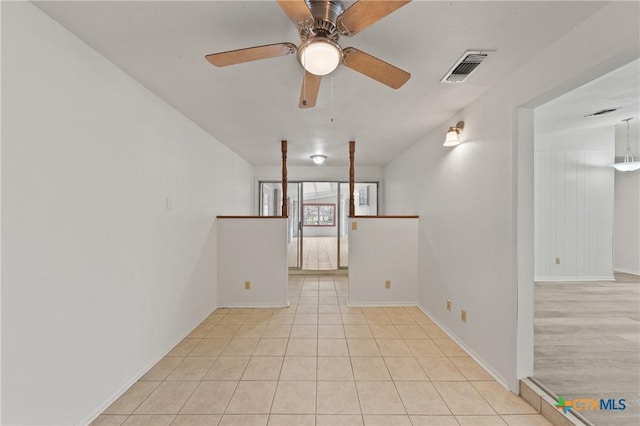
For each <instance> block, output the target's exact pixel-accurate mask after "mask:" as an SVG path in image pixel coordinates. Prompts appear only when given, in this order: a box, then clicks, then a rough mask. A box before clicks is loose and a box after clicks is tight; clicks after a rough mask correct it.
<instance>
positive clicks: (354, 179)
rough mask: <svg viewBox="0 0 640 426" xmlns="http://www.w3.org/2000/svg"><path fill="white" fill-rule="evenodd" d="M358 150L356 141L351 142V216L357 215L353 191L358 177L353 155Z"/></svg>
mask: <svg viewBox="0 0 640 426" xmlns="http://www.w3.org/2000/svg"><path fill="white" fill-rule="evenodd" d="M355 152H356V143H355V141H350V142H349V216H355V215H356V204H355V201H354V199H353V192H354V191H355V186H356V178H355V174H356V173H355V165H354V164H353V157H354V154H355Z"/></svg>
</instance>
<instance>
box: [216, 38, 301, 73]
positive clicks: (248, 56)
mask: <svg viewBox="0 0 640 426" xmlns="http://www.w3.org/2000/svg"><path fill="white" fill-rule="evenodd" d="M296 50H297V47H296V45H295V44H293V43H276V44H266V45H264V46H256V47H248V48H246V49H238V50H230V51H228V52H220V53H212V54H210V55H206V56H205V58H206V60H207V61H209V62H211V63H212V64H213V65H215V66H216V67H226V66H227V65H235V64H241V63H243V62H251V61H257V60H259V59H267V58H275V57H276V56H287V55H293V54H294V53H296Z"/></svg>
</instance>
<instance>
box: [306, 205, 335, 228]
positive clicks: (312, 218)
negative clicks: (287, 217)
mask: <svg viewBox="0 0 640 426" xmlns="http://www.w3.org/2000/svg"><path fill="white" fill-rule="evenodd" d="M303 211H304V215H303V218H304V219H303V220H304V222H303V223H304V226H336V205H335V204H305V205H304V206H303Z"/></svg>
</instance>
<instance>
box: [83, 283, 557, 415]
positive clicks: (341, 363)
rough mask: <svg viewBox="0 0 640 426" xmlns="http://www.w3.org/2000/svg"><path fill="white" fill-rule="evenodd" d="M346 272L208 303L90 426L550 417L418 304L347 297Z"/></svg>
mask: <svg viewBox="0 0 640 426" xmlns="http://www.w3.org/2000/svg"><path fill="white" fill-rule="evenodd" d="M346 280H347V278H346V277H345V276H338V275H336V276H332V275H321V276H318V275H306V276H301V275H297V276H291V277H290V298H291V306H290V307H289V308H281V309H217V310H215V311H214V312H213V313H212V314H211V315H209V317H207V318H206V319H205V320H204V321H203V322H202V323H201V324H200V325H199V326H198V327H196V328H195V329H194V330H193V331H192V332H191V333H190V334H189V335H188V336H187V337H186V338H185V339H184V340H183V341H181V342H180V343H179V344H178V345H177V346H176V347H175V348H174V349H172V350H171V351H170V352H169V353H168V354H167V356H165V357H164V358H163V359H162V360H160V362H158V363H157V364H156V365H155V366H154V367H153V368H151V370H149V371H148V372H147V373H146V374H145V375H144V376H143V377H142V378H141V379H140V380H139V381H138V382H137V383H135V384H134V385H133V386H131V388H129V390H127V391H126V392H125V393H124V394H123V395H122V396H121V397H120V398H119V399H118V400H116V401H115V402H114V403H113V404H112V405H111V406H110V407H109V408H107V409H106V410H105V411H104V413H102V414H101V415H100V416H99V417H98V418H97V419H96V420H95V421H94V422H93V423H92V424H93V425H202V426H205V425H221V426H222V425H242V426H252V425H260V426H266V425H270V426H276V425H294V426H306V425H309V426H325V425H326V426H331V425H334V426H335V425H344V426H358V425H359V426H363V425H366V426H384V425H389V426H402V425H413V426H418V425H434V426H446V425H521V426H526V425H531V426H534V425H536V426H538V425H548V424H549V423H548V422H547V421H546V420H545V419H544V418H543V417H542V416H541V415H539V414H537V413H536V412H535V410H534V409H533V408H532V407H531V406H530V405H528V404H527V403H526V402H525V401H524V400H523V399H522V398H520V397H518V396H516V395H513V394H511V393H510V392H508V391H506V390H505V389H504V388H503V387H502V386H501V385H499V384H498V383H496V382H495V381H493V380H492V378H491V376H489V375H488V374H487V373H486V372H485V371H484V370H483V369H482V368H480V366H479V365H478V364H476V363H475V362H474V361H473V360H472V359H471V358H469V357H468V356H467V355H466V354H465V353H464V352H463V351H462V350H461V349H460V348H459V347H458V346H457V345H456V344H455V342H453V341H452V340H451V339H449V338H448V337H447V336H446V335H445V334H444V333H443V332H442V331H441V330H440V329H439V328H438V327H437V326H435V325H434V324H433V323H432V322H431V320H430V319H429V318H428V317H427V316H426V315H424V314H423V313H422V312H421V311H420V310H419V309H418V308H416V307H371V308H369V307H368V308H354V307H348V306H346V302H345V300H346V288H347V281H346Z"/></svg>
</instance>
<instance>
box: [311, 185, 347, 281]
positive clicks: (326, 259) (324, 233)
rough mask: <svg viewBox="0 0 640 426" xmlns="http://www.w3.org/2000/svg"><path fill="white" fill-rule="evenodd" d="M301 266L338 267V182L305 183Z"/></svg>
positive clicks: (317, 268) (329, 268)
mask: <svg viewBox="0 0 640 426" xmlns="http://www.w3.org/2000/svg"><path fill="white" fill-rule="evenodd" d="M302 234H303V246H302V253H303V257H302V269H304V270H308V271H327V270H335V269H338V183H337V182H303V183H302Z"/></svg>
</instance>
